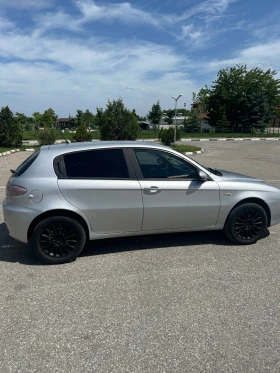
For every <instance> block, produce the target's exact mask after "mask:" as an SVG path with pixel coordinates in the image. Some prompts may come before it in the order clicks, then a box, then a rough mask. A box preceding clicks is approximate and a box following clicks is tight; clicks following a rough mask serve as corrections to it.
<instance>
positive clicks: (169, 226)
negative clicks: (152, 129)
mask: <svg viewBox="0 0 280 373" xmlns="http://www.w3.org/2000/svg"><path fill="white" fill-rule="evenodd" d="M245 205H248V206H249V207H248V208H249V210H250V211H251V210H252V208H253V207H254V206H259V208H260V209H261V210H262V211H261V212H259V213H258V212H257V215H258V214H260V217H258V218H255V220H254V218H253V217H252V216H253V215H252V214H253V212H252V211H251V212H249V215H248V214H247V212H246V214H247V215H248V216H247V215H246V214H245V215H244V213H243V212H242V214H243V215H244V216H245V218H246V219H247V220H246V221H247V223H246V224H247V225H246V226H245V228H244V224H243V228H242V229H243V231H244V229H247V230H250V229H251V231H252V232H253V233H254V230H255V229H256V230H259V229H258V225H260V226H261V227H262V228H261V229H260V232H262V234H263V230H264V229H266V227H269V226H271V225H274V224H278V223H279V222H280V190H279V189H277V188H275V187H273V186H271V185H268V184H266V183H264V182H263V181H262V180H259V179H254V178H252V177H248V176H244V175H240V174H235V173H231V172H228V171H220V170H212V169H208V168H206V167H204V166H202V165H200V164H198V163H197V162H195V161H194V160H193V159H191V158H189V157H186V156H184V155H183V154H180V153H178V152H176V151H175V150H173V149H171V148H169V147H165V146H162V145H157V144H155V143H147V142H137V141H136V142H135V141H129V142H126V141H111V142H103V141H98V142H90V143H72V144H60V145H51V146H43V147H41V148H40V150H38V151H37V153H34V154H33V155H32V156H31V157H30V158H29V159H28V160H27V161H25V162H24V163H23V164H22V165H21V166H19V167H18V169H17V170H15V171H13V174H12V176H11V177H10V179H9V181H8V184H7V195H6V199H5V201H4V203H3V209H4V219H5V222H6V224H7V227H8V230H9V234H10V235H11V236H12V237H13V238H15V239H17V240H19V241H21V242H25V243H28V242H31V243H32V239H33V238H32V237H33V236H34V231H36V227H37V226H38V225H39V224H41V222H43V221H46V219H51V218H52V220H51V221H54V219H55V218H56V217H67V218H68V219H70V220H69V221H67V226H69V225H71V222H70V221H71V220H72V221H75V222H76V223H77V225H79V226H80V228H82V229H80V228H79V229H80V231H82V230H83V231H84V236H85V240H95V239H103V238H109V237H110V238H111V237H117V236H135V235H147V234H157V233H170V232H184V231H204V230H222V229H224V231H225V233H226V235H227V236H228V237H229V238H230V239H231V240H233V241H234V242H236V243H241V244H242V243H243V244H246V243H248V244H249V243H253V242H255V241H256V240H257V239H259V238H261V235H259V234H256V237H253V238H252V239H249V238H248V237H247V238H246V237H244V240H242V239H240V240H239V241H240V242H239V241H238V240H236V239H234V237H233V235H234V232H235V231H236V232H237V233H238V229H239V228H238V224H242V222H241V223H240V222H238V221H237V223H236V222H235V223H234V224H235V227H236V230H233V231H232V232H231V233H230V232H229V230H228V229H229V226H230V225H231V226H233V223H230V224H229V223H228V221H229V219H231V220H232V219H233V217H232V216H233V210H236V209H237V208H238V207H239V206H245ZM253 210H254V209H253ZM243 215H242V216H243ZM264 215H265V216H266V217H264ZM244 216H243V217H242V219H244ZM246 216H247V217H246ZM252 219H253V220H254V221H255V222H256V224H255V223H254V224H255V226H254V227H253V228H252V223H251V221H253V220H252ZM256 219H259V220H260V221H262V222H258V220H256ZM236 224H237V225H236ZM250 224H251V225H250ZM41 225H42V224H41ZM246 227H247V228H246ZM250 227H251V228H250ZM232 229H233V228H232ZM252 229H253V230H252ZM38 234H39V233H38ZM242 234H243V235H244V233H242ZM260 234H261V233H260ZM44 235H45V236H46V233H44ZM253 235H254V234H253ZM59 237H62V235H60V236H59ZM241 238H242V237H241ZM255 238H256V239H255ZM38 240H39V238H38ZM38 240H37V241H38ZM48 240H49V241H48V246H51V243H53V241H51V238H48ZM75 240H76V241H77V238H76V239H75ZM62 241H63V240H62V238H61V239H59V241H55V242H56V245H58V246H59V244H61V245H62ZM243 241H244V242H243ZM38 242H39V241H38ZM38 242H37V246H38V245H39V243H38ZM42 242H43V241H42ZM83 245H84V243H83V244H81V246H83ZM38 247H39V246H38ZM48 250H50V249H48ZM37 251H38V250H37ZM77 253H78V251H76V254H77ZM49 256H50V260H48V258H45V257H43V258H42V257H41V259H43V260H45V259H46V260H45V261H46V262H53V263H56V262H63V261H67V260H68V259H71V258H70V257H71V255H70V256H69V255H68V256H67V255H66V254H65V255H64V256H63V258H64V259H63V258H60V257H59V255H58V259H59V260H55V256H56V254H54V253H52V254H50V255H49Z"/></svg>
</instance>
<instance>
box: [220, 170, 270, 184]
mask: <svg viewBox="0 0 280 373" xmlns="http://www.w3.org/2000/svg"><path fill="white" fill-rule="evenodd" d="M218 171H219V172H221V174H222V175H221V178H222V179H223V180H230V181H239V182H242V181H243V182H244V181H245V182H248V181H250V182H253V183H254V182H255V183H264V180H262V179H256V178H255V177H251V176H247V175H242V174H238V173H235V172H231V171H226V170H218Z"/></svg>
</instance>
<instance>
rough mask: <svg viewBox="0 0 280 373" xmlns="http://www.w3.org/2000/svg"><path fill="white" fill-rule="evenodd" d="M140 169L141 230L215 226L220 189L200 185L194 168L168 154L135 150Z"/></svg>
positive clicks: (216, 185)
mask: <svg viewBox="0 0 280 373" xmlns="http://www.w3.org/2000/svg"><path fill="white" fill-rule="evenodd" d="M134 153H135V156H136V159H137V162H138V164H139V167H140V169H141V173H142V177H141V179H140V180H139V181H140V185H141V189H142V195H143V204H144V219H143V226H142V230H144V231H149V230H161V229H163V230H164V229H167V230H172V229H184V228H201V229H207V228H209V227H211V226H213V225H215V223H216V221H217V218H218V214H219V209H220V198H219V187H218V184H217V183H216V182H215V181H212V180H209V181H201V180H199V178H198V170H197V168H196V167H195V166H194V165H193V164H191V163H189V162H188V161H187V160H185V159H183V158H180V157H177V156H176V155H174V154H172V153H169V152H168V151H166V152H165V151H161V150H153V149H134Z"/></svg>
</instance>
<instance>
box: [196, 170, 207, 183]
mask: <svg viewBox="0 0 280 373" xmlns="http://www.w3.org/2000/svg"><path fill="white" fill-rule="evenodd" d="M198 178H199V180H201V181H206V180H207V179H208V175H207V174H206V173H205V172H204V171H202V170H199V171H198Z"/></svg>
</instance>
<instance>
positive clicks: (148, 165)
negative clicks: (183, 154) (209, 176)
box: [134, 149, 197, 179]
mask: <svg viewBox="0 0 280 373" xmlns="http://www.w3.org/2000/svg"><path fill="white" fill-rule="evenodd" d="M134 152H135V155H136V158H137V161H138V164H139V167H140V169H141V172H142V175H143V178H145V179H147V178H148V179H158V178H159V179H177V178H179V179H180V178H183V179H195V178H197V169H196V168H195V167H194V166H193V165H192V164H190V163H188V162H187V161H185V160H183V159H181V158H179V157H177V156H175V155H173V154H171V153H168V152H164V151H160V150H152V149H151V150H150V149H135V150H134Z"/></svg>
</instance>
